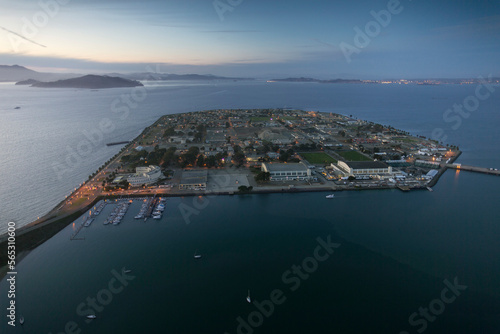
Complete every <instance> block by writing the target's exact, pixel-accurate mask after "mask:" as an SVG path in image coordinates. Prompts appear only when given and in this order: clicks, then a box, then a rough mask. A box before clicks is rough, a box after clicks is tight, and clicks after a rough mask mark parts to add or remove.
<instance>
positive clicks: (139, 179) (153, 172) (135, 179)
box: [127, 165, 163, 187]
mask: <svg viewBox="0 0 500 334" xmlns="http://www.w3.org/2000/svg"><path fill="white" fill-rule="evenodd" d="M161 177H163V174H162V173H161V169H160V167H158V166H153V165H151V166H149V167H136V168H135V174H132V175H130V176H129V177H128V178H127V182H128V183H130V185H131V186H132V187H137V186H142V185H143V184H152V183H155V182H157V181H158V180H159V179H160V178H161Z"/></svg>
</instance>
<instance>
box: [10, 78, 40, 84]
mask: <svg viewBox="0 0 500 334" xmlns="http://www.w3.org/2000/svg"><path fill="white" fill-rule="evenodd" d="M39 82H40V81H39V80H35V79H28V80H21V81H18V82H16V85H34V84H37V83H39Z"/></svg>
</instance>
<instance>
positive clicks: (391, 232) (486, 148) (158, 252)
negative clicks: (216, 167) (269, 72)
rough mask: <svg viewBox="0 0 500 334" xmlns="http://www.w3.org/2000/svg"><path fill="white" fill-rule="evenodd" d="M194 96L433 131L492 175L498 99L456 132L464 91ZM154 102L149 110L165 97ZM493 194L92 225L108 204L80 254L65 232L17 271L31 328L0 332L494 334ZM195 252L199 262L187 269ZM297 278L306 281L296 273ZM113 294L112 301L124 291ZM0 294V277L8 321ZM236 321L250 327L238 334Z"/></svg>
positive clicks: (464, 192)
mask: <svg viewBox="0 0 500 334" xmlns="http://www.w3.org/2000/svg"><path fill="white" fill-rule="evenodd" d="M168 89H173V88H169V87H166V88H165V91H168ZM218 89H219V90H220V92H219V93H217V92H218ZM189 90H191V91H193V90H195V91H197V92H198V91H200V90H201V91H203V92H206V93H207V94H209V93H210V92H212V93H216V94H212V95H206V96H205V97H204V98H203V99H201V98H200V101H201V100H204V101H205V102H204V103H206V105H207V107H208V108H215V107H216V106H217V101H219V100H220V101H224V102H225V104H226V105H227V106H228V107H243V106H244V102H247V103H248V107H257V106H259V105H260V104H261V103H262V104H264V103H265V102H268V103H269V105H271V106H278V104H280V102H285V100H287V99H286V97H287V95H288V100H289V102H288V104H287V105H286V106H287V107H291V106H293V107H301V108H305V109H320V110H323V111H334V112H341V113H344V114H353V115H356V116H357V117H359V118H365V119H371V120H374V121H379V122H381V123H384V124H392V125H393V126H395V127H399V128H403V129H405V130H407V131H412V132H415V133H419V134H422V135H430V133H431V131H432V130H433V129H434V128H435V127H442V128H444V129H445V130H446V132H447V134H448V135H449V136H450V141H451V142H453V143H456V144H459V145H460V147H461V149H463V150H464V152H465V153H464V155H463V156H462V157H461V158H460V161H462V162H464V163H465V162H466V163H470V164H477V165H482V166H486V167H488V166H499V165H500V161H499V153H500V149H499V148H498V143H499V141H498V134H497V127H498V111H497V109H496V108H497V107H496V106H498V105H499V104H498V102H499V98H498V95H493V96H492V97H491V99H490V100H486V101H484V102H482V104H481V108H480V109H479V110H478V111H477V112H476V114H474V115H472V116H471V117H470V118H469V119H467V120H466V121H464V123H463V124H462V126H461V127H460V128H459V129H457V130H452V129H450V128H449V127H448V128H446V127H447V126H449V125H448V124H446V123H445V122H444V121H443V120H442V113H443V112H444V110H445V109H446V108H448V107H450V106H451V105H453V103H455V102H457V103H460V101H462V100H463V99H464V98H465V97H466V96H467V94H471V92H472V93H473V87H472V86H438V87H436V86H425V87H415V86H413V87H408V86H405V87H401V86H347V85H346V86H343V85H331V86H329V85H294V84H280V85H278V86H274V87H273V91H270V90H269V88H266V87H265V84H264V83H254V84H239V85H237V86H232V85H227V86H224V87H223V89H220V87H217V86H207V87H195V88H192V87H188V88H183V89H178V90H177V93H176V94H177V96H179V95H181V96H184V95H183V94H186V95H185V96H188V95H189V94H188V93H187V91H189ZM157 92H158V91H155V92H154V93H152V94H151V96H150V98H151V99H150V100H149V99H148V100H146V101H145V102H144V103H145V105H148V103H153V102H147V101H156V102H158V101H160V98H161V96H162V94H166V93H165V92H163V93H161V92H158V93H157ZM299 92H300V94H299ZM97 93H100V92H97ZM27 94H28V93H27ZM72 94H75V95H76V96H78V94H83V93H82V92H78V91H77V92H73V93H72ZM102 94H104V93H102ZM106 94H109V96H108V97H107V99H109V98H111V97H112V96H111V95H112V93H106ZM155 94H158V95H155ZM254 94H255V96H260V95H261V96H262V99H261V100H260V101H259V100H257V99H254V98H252V97H253V96H254ZM259 94H260V95H259ZM173 95H174V94H173V93H172V96H173ZM273 96H274V97H275V102H274V104H273V103H272V101H271V98H272V97H273ZM179 98H180V97H179ZM156 99H158V100H156ZM104 100H106V99H104ZM192 101H193V104H197V103H199V104H200V105H201V104H202V103H201V102H200V101H197V100H196V98H193V99H192ZM249 101H252V102H251V103H250V102H249ZM179 103H180V102H179ZM218 103H219V105H221V104H224V103H222V102H218ZM350 104H351V105H352V106H353V107H352V110H353V111H352V113H351V112H350V111H351V109H349V105H350ZM282 106H283V107H284V106H285V104H284V103H283V105H282ZM191 107H194V105H193V106H191ZM144 108H146V107H144ZM161 109H163V111H164V112H167V111H166V110H164V109H165V108H160V107H159V106H157V107H156V109H155V108H153V110H155V111H154V112H153V111H151V115H152V114H153V113H156V112H158V114H160V110H161ZM200 109H201V108H200ZM169 111H172V110H169ZM93 112H95V113H96V115H98V110H94V111H93ZM172 112H173V111H172ZM131 117H134V118H133V119H136V120H137V119H140V117H139V115H136V114H134V116H131ZM151 117H152V116H151ZM145 118H147V117H145ZM68 124H72V123H71V122H69V123H68ZM117 131H118V130H117ZM124 137H126V135H124ZM116 138H120V136H119V135H116ZM20 154H21V153H20ZM95 161H98V158H95ZM65 182H68V183H69V181H64V182H62V183H65ZM499 185H500V178H498V177H493V176H488V175H480V174H472V173H467V172H460V173H456V172H453V171H448V172H447V173H446V174H445V175H444V176H443V177H442V179H441V180H440V181H439V183H438V184H437V186H435V187H434V192H427V191H418V192H417V191H415V192H410V193H402V192H399V191H360V192H347V191H345V192H342V193H339V194H338V195H337V196H336V198H335V199H334V200H325V198H324V195H325V194H321V193H301V194H300V193H299V194H271V195H258V196H257V195H255V196H254V195H246V196H227V197H209V198H208V199H197V198H177V199H170V200H169V201H168V202H167V209H166V214H165V215H164V218H163V219H162V220H160V221H153V220H150V221H148V222H146V223H144V222H139V221H136V220H134V219H133V218H132V217H133V216H134V215H135V214H136V212H137V211H138V210H139V207H140V203H134V204H132V206H131V207H130V209H129V212H128V214H127V216H126V219H125V220H124V222H123V223H122V224H121V225H119V226H103V225H102V220H103V219H104V218H105V217H106V215H107V213H109V212H110V211H111V210H112V208H113V206H114V204H110V205H108V206H107V207H106V209H105V211H104V212H103V213H101V215H100V216H99V218H98V219H97V220H96V221H95V222H94V223H93V224H92V226H91V227H90V228H87V229H83V230H82V232H80V234H79V236H81V237H84V238H85V240H77V241H70V239H69V237H70V235H71V234H72V232H73V229H74V226H68V227H67V228H66V229H65V230H63V231H61V232H60V233H59V234H58V235H56V236H55V237H53V238H52V239H50V240H49V241H48V242H46V243H44V244H43V245H41V246H40V247H38V248H37V249H35V250H34V251H33V252H31V253H30V254H29V255H28V256H27V257H26V258H25V259H24V260H23V261H22V262H21V263H20V264H19V266H18V273H19V274H18V276H17V292H18V293H17V296H16V302H17V306H18V309H17V312H18V314H23V315H24V317H25V318H26V323H25V325H24V326H23V328H20V327H19V326H17V327H16V328H15V329H13V328H11V327H10V326H8V325H7V324H6V322H5V321H4V320H5V319H6V317H5V316H4V315H2V322H1V328H2V330H1V332H2V333H4V332H5V333H15V332H26V333H49V332H52V333H59V332H63V331H64V328H65V326H69V327H68V328H70V327H71V326H73V325H72V323H71V322H72V321H73V322H74V323H75V324H74V326H76V327H77V328H78V329H80V330H81V333H119V332H122V333H138V332H139V333H143V332H166V333H225V332H228V333H231V334H232V333H238V332H242V333H249V332H251V331H253V332H254V333H335V332H339V333H400V332H402V331H407V332H408V333H418V332H419V331H418V330H420V332H425V333H499V332H500V331H499V330H500V303H499V300H500V298H499V297H500V286H499V284H498V282H500V261H499V259H500V246H499V242H498V240H499V237H500V224H499V219H498V218H499V215H498V209H497V202H498V188H499ZM49 189H50V188H49ZM46 191H47V192H50V190H46ZM41 194H43V193H41ZM2 195H3V196H4V193H2ZM37 199H38V200H39V201H40V202H43V197H41V198H37ZM193 200H195V201H198V202H193ZM186 210H188V212H191V213H192V215H191V216H190V217H189V218H190V220H189V224H187V221H186V220H185V219H184V217H183V214H182V212H184V213H185V212H187V211H186ZM77 223H78V222H77ZM329 236H330V239H331V241H332V242H334V243H336V244H340V246H338V248H335V249H334V252H333V254H330V256H329V257H328V258H327V259H325V260H324V261H322V262H316V263H317V267H315V266H313V267H310V266H312V265H314V261H313V262H311V261H312V260H311V259H310V258H311V257H314V254H315V250H316V248H317V247H318V245H320V243H318V240H317V239H318V238H322V240H327V239H328V237H329ZM196 250H197V251H198V253H200V254H202V255H203V257H202V259H200V260H195V259H194V258H193V254H194V252H195V251H196ZM325 254H326V253H321V255H325ZM304 261H305V262H304ZM294 265H297V266H301V267H302V266H303V265H306V267H307V266H309V267H308V268H309V271H310V272H309V273H307V272H305V271H304V270H302V271H301V274H300V275H299V274H298V273H293V272H292V270H293V268H294V267H293V266H294ZM123 267H126V268H130V269H132V272H131V273H130V274H129V275H130V276H131V277H129V278H130V280H128V281H127V280H126V281H125V282H126V284H127V285H126V286H124V287H123V289H121V290H120V292H117V293H110V292H108V291H110V289H111V288H110V285H109V283H110V282H111V280H112V279H113V278H116V277H117V276H120V274H119V272H120V271H121V269H122V268H123ZM113 270H114V271H115V272H114V274H113V272H112V271H113ZM306 274H307V275H306ZM283 275H285V276H283ZM132 277H133V278H132ZM301 277H302V278H301ZM122 279H123V277H122ZM454 279H456V280H457V282H458V283H459V285H465V286H467V288H463V289H462V290H458V291H457V294H453V293H452V292H451V291H446V292H445V294H444V296H445V298H447V300H449V299H453V301H452V302H450V303H449V304H448V303H444V302H443V301H441V300H442V298H443V297H442V295H441V293H442V291H443V289H445V288H447V285H446V283H444V280H448V281H447V282H453V281H454ZM117 282H118V281H113V284H114V285H113V284H112V287H113V288H119V287H121V285H123V284H118V283H117ZM298 284H300V286H299V285H298ZM450 284H451V283H450ZM6 289H7V282H6V281H5V279H4V280H3V281H2V282H1V283H0V293H1V295H2V298H1V301H0V308H1V309H3V310H5V308H6V306H7V305H6V303H7V298H5V296H6V294H7V291H6ZM247 290H250V292H251V296H252V299H253V301H257V303H258V304H263V305H267V308H265V309H264V311H259V313H257V312H256V311H257V310H258V308H257V307H256V306H254V305H252V304H249V303H247V302H246V301H245V298H246V296H247ZM273 291H274V295H273V296H274V297H276V293H279V292H281V294H278V295H279V296H280V298H278V300H279V301H280V303H279V305H278V303H274V304H273V307H272V312H271V308H270V307H269V303H266V302H265V301H266V300H270V299H271V294H272V293H273ZM96 297H97V307H96V308H94V311H95V313H96V314H97V315H98V319H96V320H94V321H92V322H91V323H89V324H87V323H86V322H85V318H84V317H83V316H82V315H81V314H84V313H85V311H87V310H88V309H89V303H90V302H92V298H96ZM452 297H454V298H452ZM87 298H90V299H87ZM99 298H100V300H101V302H104V304H106V305H102V304H103V303H99ZM106 298H107V299H106ZM82 303H83V304H82ZM441 305H442V306H443V308H442V309H441V308H440V306H441ZM101 307H102V309H101ZM429 307H431V308H432V309H433V310H434V312H435V313H434V314H432V313H430V314H428V315H427V316H428V318H427V319H426V318H425V316H424V315H422V314H423V313H421V314H419V313H420V312H424V311H425V310H423V309H420V308H429ZM2 312H4V314H5V312H6V311H2ZM414 312H417V314H416V315H415V316H414V317H413V318H412V319H413V322H412V323H410V322H409V317H410V316H412V315H413V314H414ZM429 312H431V311H429ZM262 313H266V314H267V315H269V316H268V317H267V316H266V315H263V316H262V317H260V316H259V314H262ZM271 313H272V314H271ZM249 316H250V318H249ZM238 317H241V319H243V321H244V322H245V323H246V324H249V325H243V327H240V328H239V331H238V326H241V325H239V322H238V320H237V319H238ZM261 320H262V321H261ZM68 324H69V325H68ZM248 326H250V327H248ZM424 327H425V328H424Z"/></svg>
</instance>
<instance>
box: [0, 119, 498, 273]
mask: <svg viewBox="0 0 500 334" xmlns="http://www.w3.org/2000/svg"><path fill="white" fill-rule="evenodd" d="M124 144H125V143H124ZM460 154H461V151H460V150H459V148H458V147H457V146H453V145H449V144H445V143H440V142H437V141H435V140H432V139H429V138H425V137H423V136H419V135H411V134H410V133H408V132H406V131H402V130H398V129H396V128H394V127H393V126H391V125H389V124H386V125H383V124H377V123H374V122H370V121H365V120H360V119H357V118H354V117H352V116H346V115H341V114H336V113H323V112H318V111H304V110H295V109H236V110H233V109H218V110H208V111H199V112H190V113H182V114H170V115H165V116H162V117H160V118H159V119H158V120H157V121H156V122H154V123H153V124H152V125H151V126H148V127H147V128H145V129H144V130H143V132H142V133H141V134H140V135H139V136H138V137H136V138H135V139H134V140H132V141H130V142H129V143H126V145H124V147H123V148H122V149H121V150H120V152H119V153H117V154H116V155H115V156H114V157H111V158H110V159H109V160H108V161H107V162H106V163H105V164H104V165H103V166H101V167H100V168H98V170H96V171H95V172H94V173H92V174H91V175H90V176H89V178H88V180H87V181H86V182H84V183H83V184H82V185H81V186H80V187H78V188H76V190H75V191H74V192H72V193H71V194H70V195H69V196H67V198H66V199H64V200H63V201H61V203H59V204H58V205H57V206H56V207H55V208H54V209H53V210H51V211H50V212H49V213H48V214H46V215H45V216H44V217H41V218H40V219H38V220H36V221H34V222H32V223H31V224H29V225H27V226H24V227H22V228H20V229H19V230H18V231H17V239H16V242H17V244H16V247H17V248H18V249H19V250H20V251H22V250H25V251H29V250H30V249H33V248H34V247H36V246H37V245H39V244H40V243H41V242H43V241H45V240H47V239H48V238H50V237H51V236H53V235H54V234H56V233H57V232H59V231H60V230H61V229H63V228H64V227H65V226H67V225H68V224H70V223H72V222H74V221H75V220H76V219H78V218H79V217H81V216H82V215H83V214H86V215H85V217H86V218H88V219H92V218H91V216H89V215H88V213H89V212H93V213H92V214H97V213H98V212H100V208H102V206H103V205H106V203H107V202H108V201H113V202H114V200H115V199H121V200H122V201H123V200H124V199H126V200H127V201H132V200H133V199H134V198H136V197H138V198H142V199H144V198H149V200H148V201H147V202H146V203H148V204H147V205H146V206H148V205H149V206H150V209H151V208H152V207H153V205H159V204H158V200H159V198H163V197H179V196H197V197H199V196H205V195H241V196H247V194H260V193H283V192H289V193H294V192H320V191H321V192H325V193H326V194H325V195H326V196H325V197H326V198H327V199H328V198H333V197H334V196H333V194H334V193H335V192H338V191H359V190H370V191H375V190H383V189H398V190H400V191H401V192H402V194H403V193H404V192H408V191H418V190H425V191H432V188H431V187H432V186H434V185H435V184H436V182H437V181H438V179H439V177H440V176H441V175H442V174H443V173H444V172H445V171H446V170H447V169H449V168H453V169H460V170H470V171H474V172H482V173H488V174H494V175H500V174H499V173H500V172H499V171H497V170H491V169H489V170H488V169H486V168H477V167H469V166H462V165H461V164H457V163H455V160H456V159H457V158H458V157H459V156H460ZM327 199H325V200H327ZM155 203H156V204H155ZM89 210H90V211H89ZM157 215H158V213H157ZM143 216H144V219H148V218H149V217H152V218H154V213H153V211H151V210H146V209H145V212H144V213H143ZM89 217H90V218H89ZM141 218H142V217H141ZM106 222H108V221H107V220H106ZM90 223H91V220H87V221H86V222H84V223H82V224H81V225H80V226H78V227H77V228H76V231H75V234H77V233H78V231H79V229H81V228H83V227H84V226H88V225H85V224H90ZM108 223H109V222H108ZM114 223H115V222H114ZM72 237H74V236H72ZM5 242H6V241H5V236H2V237H0V245H2V246H0V247H4V246H5ZM2 254H4V253H2ZM0 257H1V258H0V266H2V265H3V264H5V263H6V258H5V256H4V255H1V254H0Z"/></svg>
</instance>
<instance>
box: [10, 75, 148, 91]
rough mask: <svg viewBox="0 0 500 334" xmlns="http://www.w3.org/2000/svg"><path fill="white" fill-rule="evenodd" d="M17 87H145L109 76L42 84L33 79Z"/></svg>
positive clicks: (136, 82)
mask: <svg viewBox="0 0 500 334" xmlns="http://www.w3.org/2000/svg"><path fill="white" fill-rule="evenodd" d="M16 85H31V87H41V88H88V89H103V88H119V87H137V86H143V84H142V83H140V82H139V81H136V80H129V79H124V78H120V77H110V76H107V75H92V74H89V75H84V76H82V77H78V78H71V79H63V80H57V81H51V82H41V81H37V80H33V79H28V80H24V81H20V82H17V83H16Z"/></svg>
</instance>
